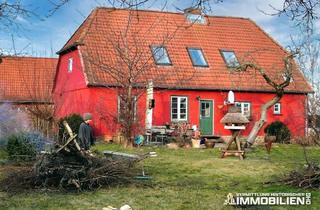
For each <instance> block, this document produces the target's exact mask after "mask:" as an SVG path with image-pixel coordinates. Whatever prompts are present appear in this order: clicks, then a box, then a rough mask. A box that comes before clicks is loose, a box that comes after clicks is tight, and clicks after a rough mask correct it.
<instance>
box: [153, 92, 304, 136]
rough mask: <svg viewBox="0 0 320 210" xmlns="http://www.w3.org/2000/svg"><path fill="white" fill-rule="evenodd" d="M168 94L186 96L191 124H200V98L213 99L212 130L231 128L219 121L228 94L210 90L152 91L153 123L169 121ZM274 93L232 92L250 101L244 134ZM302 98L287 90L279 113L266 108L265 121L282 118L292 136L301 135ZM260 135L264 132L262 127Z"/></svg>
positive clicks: (220, 131) (226, 133) (302, 133)
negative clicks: (154, 103)
mask: <svg viewBox="0 0 320 210" xmlns="http://www.w3.org/2000/svg"><path fill="white" fill-rule="evenodd" d="M171 96H187V97H188V107H189V116H188V120H189V123H190V124H191V125H197V127H199V116H200V112H199V101H198V100H197V97H198V96H200V98H201V99H208V100H213V101H214V125H213V127H214V134H215V135H230V132H229V131H227V130H225V129H224V127H223V125H222V124H221V123H220V120H221V118H222V117H223V116H224V114H225V111H226V110H227V108H226V106H223V104H224V100H225V99H226V98H227V92H217V91H215V92H213V91H188V90H183V91H181V90H180V91H179V90H158V91H156V92H155V96H154V97H155V101H156V107H155V108H154V110H153V125H164V124H165V123H166V122H170V121H171V119H170V100H171ZM273 96H274V94H270V93H249V92H241V93H240V92H235V99H236V101H241V102H251V113H252V120H251V122H250V124H249V125H248V126H247V129H246V130H245V131H243V133H242V134H243V135H248V134H249V132H250V130H251V128H252V126H253V124H254V121H256V120H257V119H259V117H260V107H261V105H262V104H264V103H265V102H266V101H268V100H270V99H271V98H272V97H273ZM305 99H306V96H305V95H303V94H286V95H284V96H283V98H282V99H281V101H280V103H281V115H274V114H273V108H272V109H271V108H270V110H269V111H268V117H267V120H268V122H267V124H268V123H270V122H273V121H275V120H280V121H282V122H284V123H285V124H286V125H287V126H288V127H289V129H290V130H291V131H292V133H293V135H294V136H304V134H305ZM259 135H264V133H263V130H262V131H261V132H260V133H259Z"/></svg>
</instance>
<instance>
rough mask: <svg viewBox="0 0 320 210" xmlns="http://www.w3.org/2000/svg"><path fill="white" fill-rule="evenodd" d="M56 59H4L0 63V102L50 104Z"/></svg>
mask: <svg viewBox="0 0 320 210" xmlns="http://www.w3.org/2000/svg"><path fill="white" fill-rule="evenodd" d="M56 65H57V59H55V58H34V57H5V58H3V59H2V63H0V101H9V102H17V103H27V102H51V92H52V86H53V80H54V75H55V72H56Z"/></svg>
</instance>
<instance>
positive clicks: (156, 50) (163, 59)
mask: <svg viewBox="0 0 320 210" xmlns="http://www.w3.org/2000/svg"><path fill="white" fill-rule="evenodd" d="M152 53H153V57H154V59H155V62H156V64H160V65H161V64H171V62H170V59H169V56H168V52H167V50H166V48H165V47H163V46H154V47H152Z"/></svg>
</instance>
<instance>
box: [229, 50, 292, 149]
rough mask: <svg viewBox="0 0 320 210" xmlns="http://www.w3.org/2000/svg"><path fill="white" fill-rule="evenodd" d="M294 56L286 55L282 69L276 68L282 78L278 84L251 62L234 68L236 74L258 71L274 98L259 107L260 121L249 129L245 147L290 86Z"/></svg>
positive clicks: (252, 140)
mask: <svg viewBox="0 0 320 210" xmlns="http://www.w3.org/2000/svg"><path fill="white" fill-rule="evenodd" d="M296 54H297V53H296V52H294V53H290V54H288V55H287V56H286V57H284V58H283V64H284V65H283V69H281V68H279V67H278V68H279V69H277V72H281V73H282V75H283V78H284V81H282V82H278V81H276V80H275V79H274V78H271V77H270V76H269V75H268V74H267V71H266V69H264V68H263V67H261V66H260V65H259V64H257V63H255V62H252V61H249V62H243V63H241V64H240V65H239V66H238V67H236V68H235V70H236V71H238V72H243V71H248V70H249V69H254V70H256V71H258V73H259V74H260V76H262V77H263V79H264V80H265V82H266V83H267V84H268V85H270V86H271V87H272V88H273V89H274V91H275V96H274V97H273V98H272V99H271V100H270V101H267V102H266V103H265V104H263V105H262V106H261V111H260V119H259V120H258V121H256V122H255V124H254V126H253V128H252V129H251V131H250V134H249V136H248V138H247V142H246V147H250V146H251V145H252V144H253V143H254V142H255V140H256V138H257V136H258V133H259V131H260V130H261V128H262V127H263V126H264V124H265V123H266V121H267V111H268V109H269V108H270V107H272V106H273V105H274V104H276V103H277V102H279V101H280V99H281V98H282V96H283V95H284V92H285V88H286V87H287V86H288V85H289V84H290V81H291V79H292V71H293V69H294V68H296V66H295V64H294V56H295V55H296Z"/></svg>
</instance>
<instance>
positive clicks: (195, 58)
mask: <svg viewBox="0 0 320 210" xmlns="http://www.w3.org/2000/svg"><path fill="white" fill-rule="evenodd" d="M188 52H189V56H190V58H191V61H192V64H193V66H200V67H208V63H207V61H206V59H205V57H204V55H203V52H202V50H201V49H200V48H188Z"/></svg>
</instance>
